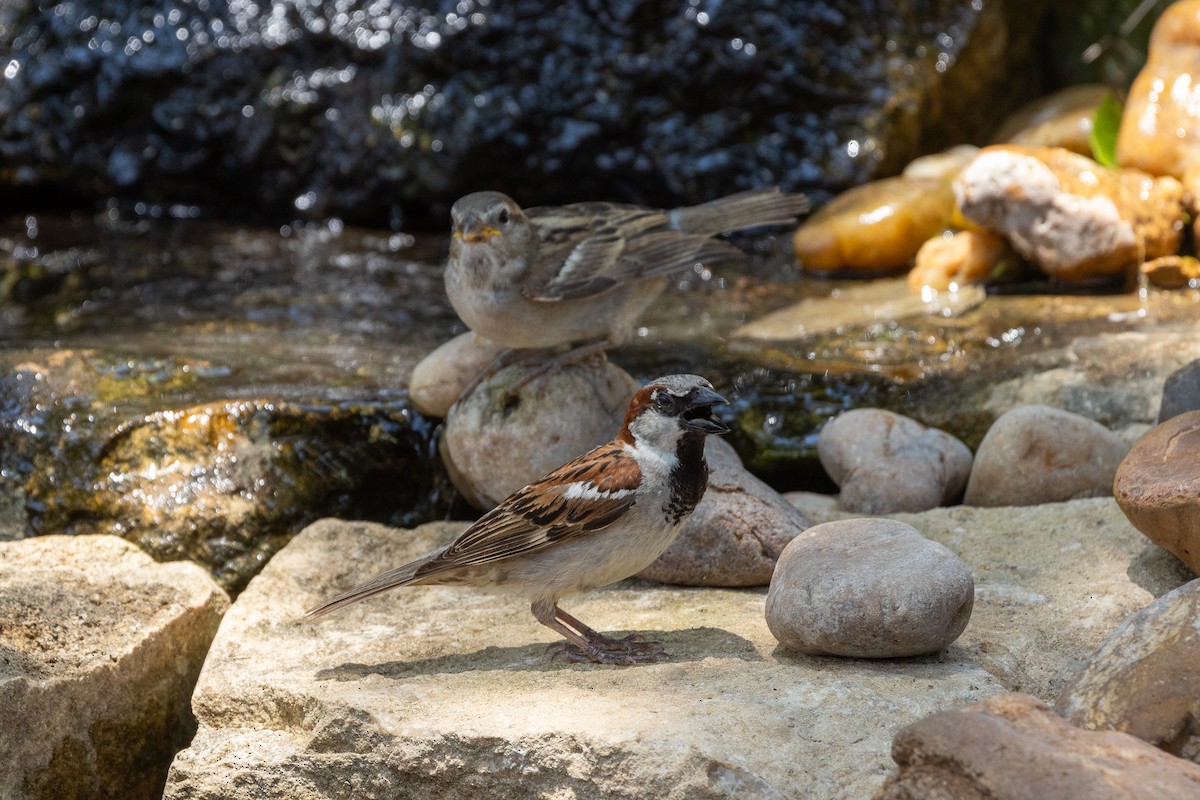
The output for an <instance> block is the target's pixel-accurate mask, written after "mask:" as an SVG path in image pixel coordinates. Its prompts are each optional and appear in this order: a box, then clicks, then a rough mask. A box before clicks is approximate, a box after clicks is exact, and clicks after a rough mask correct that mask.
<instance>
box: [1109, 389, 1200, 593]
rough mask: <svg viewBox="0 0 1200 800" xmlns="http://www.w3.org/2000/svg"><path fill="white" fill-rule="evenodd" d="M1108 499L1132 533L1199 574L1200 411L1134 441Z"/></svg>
mask: <svg viewBox="0 0 1200 800" xmlns="http://www.w3.org/2000/svg"><path fill="white" fill-rule="evenodd" d="M1113 495H1114V496H1115V497H1116V498H1117V503H1119V504H1120V506H1121V510H1122V511H1124V512H1125V515H1126V516H1127V517H1129V521H1130V522H1132V523H1133V525H1134V527H1135V528H1137V529H1138V530H1139V531H1141V532H1142V533H1144V534H1145V535H1146V536H1147V537H1148V538H1150V539H1151V540H1152V541H1154V542H1155V543H1156V544H1158V545H1159V546H1160V547H1162V548H1164V549H1166V550H1168V551H1169V552H1171V553H1173V554H1174V555H1175V556H1176V557H1177V558H1178V559H1179V560H1180V561H1182V562H1183V563H1184V564H1186V565H1187V566H1188V567H1189V568H1190V569H1191V570H1192V571H1193V572H1195V573H1196V574H1198V575H1200V411H1187V412H1184V413H1182V414H1179V415H1178V416H1175V417H1172V418H1171V419H1169V420H1167V421H1166V422H1164V423H1162V424H1160V425H1157V426H1156V427H1154V428H1152V429H1151V430H1150V431H1149V432H1148V433H1147V434H1146V435H1145V436H1143V437H1142V438H1141V439H1139V440H1138V441H1137V443H1136V444H1134V446H1133V447H1132V448H1130V450H1129V454H1128V455H1127V456H1125V459H1124V460H1123V461H1122V462H1121V465H1120V467H1119V468H1118V469H1117V472H1116V478H1115V480H1114V481H1113Z"/></svg>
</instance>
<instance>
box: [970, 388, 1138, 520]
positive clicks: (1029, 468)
mask: <svg viewBox="0 0 1200 800" xmlns="http://www.w3.org/2000/svg"><path fill="white" fill-rule="evenodd" d="M1127 450H1128V446H1127V445H1126V444H1125V442H1124V441H1123V440H1122V439H1121V437H1120V436H1118V435H1117V434H1115V433H1113V432H1112V431H1110V430H1109V429H1108V428H1106V427H1104V426H1103V425H1101V424H1100V423H1098V422H1094V421H1093V420H1090V419H1088V418H1087V417H1084V416H1080V415H1079V414H1072V413H1071V412H1069V411H1063V410H1061V409H1058V408H1050V407H1048V406H1039V405H1028V406H1019V407H1017V408H1014V409H1012V410H1011V411H1009V412H1007V413H1005V414H1003V415H1002V416H1001V417H1000V418H999V419H997V420H996V421H995V422H994V423H993V424H992V427H991V428H989V429H988V432H987V435H985V436H984V437H983V441H982V442H980V443H979V449H978V450H976V451H975V465H974V467H973V468H972V469H971V477H970V479H969V480H968V481H967V491H966V494H965V495H964V497H963V502H964V503H966V504H967V505H972V506H1027V505H1036V504H1038V503H1057V502H1061V501H1063V500H1072V499H1075V498H1080V497H1100V496H1104V495H1108V494H1110V493H1111V492H1112V479H1113V475H1114V474H1115V473H1116V471H1117V465H1118V464H1120V463H1121V459H1122V458H1123V457H1124V455H1125V452H1126V451H1127Z"/></svg>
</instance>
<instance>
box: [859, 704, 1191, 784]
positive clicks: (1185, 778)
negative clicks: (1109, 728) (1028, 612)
mask: <svg viewBox="0 0 1200 800" xmlns="http://www.w3.org/2000/svg"><path fill="white" fill-rule="evenodd" d="M892 757H893V758H895V760H896V764H897V765H898V767H899V774H898V775H897V776H893V777H891V778H889V779H888V782H887V784H886V785H885V786H884V787H883V789H882V790H881V791H880V792H879V794H877V795H876V798H877V800H905V799H906V798H916V797H947V798H949V797H954V798H984V797H987V798H996V800H1009V798H1012V800H1016V798H1024V797H1039V798H1047V800H1051V799H1052V798H1053V799H1057V798H1061V799H1062V800H1068V798H1076V797H1094V798H1098V800H1100V799H1103V800H1109V798H1111V800H1118V798H1129V797H1155V798H1164V800H1167V799H1168V798H1169V800H1184V798H1189V797H1195V796H1196V793H1197V792H1200V767H1197V766H1196V765H1195V764H1193V763H1191V762H1190V761H1184V760H1183V759H1180V758H1175V757H1174V756H1171V755H1168V754H1167V753H1164V752H1162V751H1161V750H1158V749H1157V748H1155V747H1152V746H1151V745H1148V744H1146V743H1145V742H1143V741H1141V740H1140V739H1136V738H1134V737H1133V736H1129V735H1127V734H1122V733H1113V732H1094V731H1085V730H1081V729H1079V728H1075V727H1073V726H1071V725H1070V724H1068V723H1066V722H1064V721H1063V720H1062V719H1061V718H1059V717H1058V716H1057V715H1056V714H1055V713H1054V712H1053V711H1051V710H1050V709H1049V708H1048V707H1046V706H1045V705H1044V704H1042V703H1040V702H1038V701H1037V700H1036V699H1034V698H1032V697H1029V696H1028V695H1023V694H1007V695H1001V696H1000V697H993V698H990V699H988V700H985V701H984V702H982V703H979V704H978V705H974V706H968V707H966V708H963V709H959V710H957V711H945V712H942V713H939V714H935V715H933V716H932V717H929V718H927V719H923V720H921V721H920V722H918V723H916V724H914V725H911V726H909V727H908V728H905V729H904V730H902V731H901V732H900V733H899V734H897V735H896V741H895V743H894V744H893V745H892Z"/></svg>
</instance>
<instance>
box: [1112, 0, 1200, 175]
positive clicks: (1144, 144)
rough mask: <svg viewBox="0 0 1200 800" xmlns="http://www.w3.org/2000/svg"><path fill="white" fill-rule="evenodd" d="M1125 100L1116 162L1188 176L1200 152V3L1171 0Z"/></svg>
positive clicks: (1195, 0)
mask: <svg viewBox="0 0 1200 800" xmlns="http://www.w3.org/2000/svg"><path fill="white" fill-rule="evenodd" d="M1146 55H1147V57H1146V65H1145V66H1144V67H1142V69H1141V71H1140V72H1139V73H1138V75H1137V77H1136V78H1134V81H1133V85H1131V86H1130V87H1129V94H1128V97H1127V99H1126V101H1125V112H1124V114H1123V115H1122V117H1121V129H1120V132H1119V133H1118V135H1117V163H1119V164H1121V165H1122V166H1126V167H1135V168H1137V169H1140V170H1143V171H1145V172H1149V173H1151V174H1153V175H1173V176H1174V177H1176V178H1181V179H1182V178H1183V177H1184V174H1185V172H1187V171H1188V169H1190V168H1192V167H1194V166H1195V165H1196V163H1197V161H1198V160H1200V159H1198V156H1200V103H1197V96H1198V93H1200V87H1198V86H1197V84H1196V76H1197V75H1200V2H1197V0H1184V2H1178V3H1171V4H1169V5H1168V6H1167V7H1166V8H1165V9H1164V10H1163V13H1162V16H1160V17H1159V18H1158V21H1157V22H1156V23H1155V24H1154V31H1153V33H1152V34H1151V36H1150V48H1149V50H1148V52H1147V54H1146Z"/></svg>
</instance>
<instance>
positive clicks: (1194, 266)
mask: <svg viewBox="0 0 1200 800" xmlns="http://www.w3.org/2000/svg"><path fill="white" fill-rule="evenodd" d="M1138 271H1139V272H1141V274H1142V275H1143V276H1144V277H1145V278H1146V281H1147V282H1148V283H1149V284H1150V285H1151V286H1157V287H1158V288H1160V289H1182V288H1183V287H1185V286H1187V285H1188V284H1189V283H1191V282H1192V281H1198V282H1200V261H1198V260H1196V258H1195V257H1194V256H1162V257H1160V258H1155V259H1153V260H1151V261H1147V262H1145V263H1144V264H1142V265H1141V266H1140V267H1138Z"/></svg>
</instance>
